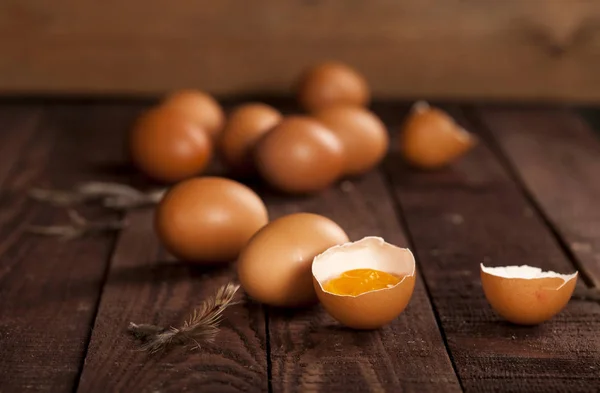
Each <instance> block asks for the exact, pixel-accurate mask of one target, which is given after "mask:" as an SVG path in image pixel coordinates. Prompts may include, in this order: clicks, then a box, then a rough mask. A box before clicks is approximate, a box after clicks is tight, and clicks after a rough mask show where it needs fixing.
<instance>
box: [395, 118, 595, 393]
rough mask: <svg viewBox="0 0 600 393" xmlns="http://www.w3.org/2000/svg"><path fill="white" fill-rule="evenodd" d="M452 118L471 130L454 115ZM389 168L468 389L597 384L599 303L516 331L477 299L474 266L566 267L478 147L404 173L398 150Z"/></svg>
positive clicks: (511, 184) (546, 233) (488, 154)
mask: <svg viewBox="0 0 600 393" xmlns="http://www.w3.org/2000/svg"><path fill="white" fill-rule="evenodd" d="M451 114H452V115H454V116H455V117H456V118H457V119H458V121H459V122H460V123H462V124H463V125H465V126H466V128H467V129H471V130H472V131H476V132H477V131H478V130H477V129H476V127H473V125H472V124H469V123H468V122H466V121H465V119H464V118H462V116H461V115H460V112H459V111H457V110H452V111H451ZM399 120H400V119H398V121H399ZM388 126H390V127H392V128H397V127H398V126H399V124H397V123H396V124H394V123H388ZM394 143H395V142H394V141H392V144H393V146H395V145H394ZM386 169H387V171H388V173H389V174H390V176H391V178H392V187H393V189H394V192H395V195H396V198H397V199H398V202H399V203H400V205H401V207H402V209H403V212H404V214H405V217H406V220H407V224H408V231H409V233H410V236H411V238H412V239H413V241H414V247H415V249H416V254H417V256H418V257H419V258H420V259H421V260H422V269H423V271H422V273H423V277H424V278H425V280H426V282H427V284H428V286H429V287H430V288H431V294H432V298H433V302H434V304H435V306H436V309H437V310H439V313H440V319H441V320H442V325H443V329H444V332H445V334H446V337H447V338H448V342H449V344H450V349H451V353H452V356H453V358H454V359H455V362H456V365H457V368H458V371H459V375H460V377H461V381H462V382H463V385H464V387H465V389H466V390H467V391H490V390H494V389H504V391H532V392H542V391H547V390H548V389H551V390H552V389H554V390H555V391H569V389H579V390H580V391H593V390H592V389H593V388H592V386H595V385H594V384H600V380H599V378H600V377H599V376H598V375H597V373H596V372H595V371H594V370H597V369H598V368H599V367H600V339H598V338H597V337H596V335H595V333H594V329H595V327H597V326H598V323H600V307H598V305H596V304H590V303H581V302H577V301H573V302H571V303H570V304H569V305H568V307H567V309H566V310H565V311H563V312H562V313H561V314H559V315H558V316H557V317H555V318H554V319H553V320H551V321H549V322H547V323H545V324H543V325H540V326H538V327H534V328H523V327H519V326H513V325H510V324H507V323H505V322H503V321H502V320H501V319H500V318H498V317H497V316H496V315H495V314H494V313H493V312H492V310H491V309H490V307H489V305H488V304H487V302H486V300H485V298H484V296H483V292H482V290H481V284H480V281H479V262H485V263H486V264H488V265H489V264H491V265H498V264H513V263H517V262H519V263H520V262H522V263H529V264H535V265H541V267H544V268H553V269H555V270H565V269H567V270H568V269H569V268H570V267H571V264H570V261H568V260H567V259H566V258H564V255H563V253H562V250H561V249H560V248H558V247H557V245H556V242H555V241H554V239H553V237H552V235H551V233H550V232H549V230H548V228H547V227H546V226H545V225H544V223H543V221H542V220H541V219H540V218H539V217H537V216H535V214H532V212H531V208H530V206H529V203H528V201H527V200H526V199H525V198H524V196H523V195H522V193H521V190H520V189H519V188H518V186H517V185H516V184H515V183H514V181H513V180H512V179H511V178H510V177H509V176H508V175H507V174H506V173H505V171H504V169H503V167H502V166H501V165H500V164H499V163H498V161H497V158H496V157H495V156H494V155H493V154H492V153H491V151H490V150H489V149H488V148H487V146H486V143H485V141H482V143H480V145H479V146H477V148H475V149H474V150H473V151H472V152H470V153H469V154H468V155H467V156H466V157H464V158H463V159H461V160H459V161H457V162H456V163H454V165H452V166H450V167H448V168H445V169H443V170H440V171H436V172H421V171H417V170H414V169H410V168H408V167H406V165H405V164H404V163H403V162H402V160H401V159H400V157H399V155H398V153H397V151H396V152H392V154H390V156H389V157H388V162H387V165H386ZM529 370H532V371H529ZM533 370H544V372H543V374H542V373H539V371H538V373H536V372H535V371H533ZM507 377H508V379H507ZM573 378H575V379H574V380H572V379H573Z"/></svg>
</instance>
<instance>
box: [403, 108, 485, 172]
mask: <svg viewBox="0 0 600 393" xmlns="http://www.w3.org/2000/svg"><path fill="white" fill-rule="evenodd" d="M476 143H477V140H476V138H475V137H474V136H473V135H472V134H471V133H469V132H467V131H465V130H464V129H463V128H462V127H460V126H459V125H458V124H456V123H455V122H454V120H453V119H452V118H451V117H450V116H449V115H448V114H447V113H446V112H444V111H442V110H440V109H437V108H431V107H430V106H429V105H428V104H427V103H424V102H418V103H417V104H415V106H414V108H413V110H412V112H411V113H410V114H409V117H408V119H407V120H406V122H405V123H404V125H403V128H402V131H401V134H400V152H401V153H402V156H403V157H404V159H405V160H406V161H407V162H408V163H409V164H411V165H413V166H415V167H418V168H422V169H437V168H440V167H443V166H446V165H448V164H450V163H451V162H452V161H454V160H456V159H457V158H459V157H460V156H462V155H463V154H465V153H466V152H467V151H469V150H471V149H472V148H473V147H474V146H475V144H476Z"/></svg>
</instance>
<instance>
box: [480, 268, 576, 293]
mask: <svg viewBox="0 0 600 393" xmlns="http://www.w3.org/2000/svg"><path fill="white" fill-rule="evenodd" d="M481 271H483V272H484V273H487V274H491V275H493V276H497V277H503V278H522V279H524V280H533V279H537V278H560V279H562V280H563V284H562V285H564V284H566V283H567V282H568V281H570V280H572V279H573V278H575V277H577V272H575V273H573V274H560V273H556V272H553V271H543V270H542V269H540V268H539V267H533V266H528V265H521V266H498V267H486V266H484V265H483V264H481ZM562 285H561V286H559V287H558V288H557V289H559V288H560V287H562Z"/></svg>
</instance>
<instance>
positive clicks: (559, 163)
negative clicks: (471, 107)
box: [474, 108, 600, 288]
mask: <svg viewBox="0 0 600 393" xmlns="http://www.w3.org/2000/svg"><path fill="white" fill-rule="evenodd" d="M474 115H475V116H476V117H477V118H478V119H479V120H480V121H482V122H483V124H484V125H485V128H486V129H487V130H489V131H490V132H491V134H492V135H493V138H494V140H495V141H496V142H497V143H498V144H499V146H500V147H501V148H502V152H503V155H504V156H506V157H507V159H508V162H509V165H510V167H511V168H512V170H513V171H514V172H515V173H516V175H517V176H518V177H519V178H520V179H521V180H522V181H523V183H524V185H525V187H526V188H527V190H528V192H529V193H531V195H532V196H533V197H534V198H535V201H536V203H537V204H539V206H540V207H541V208H542V209H543V212H544V215H545V216H546V217H547V218H548V219H549V220H550V222H551V223H552V225H553V226H554V227H555V228H556V230H557V232H558V233H559V234H560V236H561V238H562V239H564V242H565V245H566V247H568V248H569V250H570V251H571V253H572V254H573V255H575V256H576V257H577V260H578V263H579V264H580V268H581V270H582V271H584V272H585V273H586V276H587V278H588V279H589V280H590V281H591V282H592V283H593V284H594V285H595V286H596V287H597V288H600V209H599V208H598V202H599V201H600V139H599V138H598V135H596V134H594V133H593V132H592V130H591V129H590V128H589V126H588V125H587V124H586V123H585V122H584V121H583V119H581V118H580V117H579V116H577V115H576V114H574V113H573V112H571V111H569V110H565V109H529V110H523V109H514V108H513V109H510V108H482V109H481V110H477V112H476V113H475V114H474Z"/></svg>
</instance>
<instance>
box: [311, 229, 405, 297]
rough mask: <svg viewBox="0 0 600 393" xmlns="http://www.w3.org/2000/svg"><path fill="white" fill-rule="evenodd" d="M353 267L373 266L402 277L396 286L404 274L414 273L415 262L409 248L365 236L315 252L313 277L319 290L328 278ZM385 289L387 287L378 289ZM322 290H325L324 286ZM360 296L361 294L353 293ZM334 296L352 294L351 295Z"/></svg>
mask: <svg viewBox="0 0 600 393" xmlns="http://www.w3.org/2000/svg"><path fill="white" fill-rule="evenodd" d="M354 269H374V270H379V271H383V272H386V273H391V274H396V275H398V276H400V277H402V279H401V280H400V282H399V283H398V284H396V285H394V286H398V285H400V284H401V283H402V281H404V280H405V279H406V277H407V276H413V275H414V273H415V264H414V258H413V255H412V253H411V252H410V250H408V249H406V248H399V247H396V246H393V245H391V244H389V243H386V242H385V241H384V239H382V238H380V237H375V236H369V237H365V238H363V239H361V240H359V241H356V242H354V243H345V244H341V245H338V246H334V247H331V248H330V249H328V250H327V251H325V252H323V253H322V254H321V255H318V256H317V257H316V258H315V260H314V261H313V265H312V273H313V276H314V278H315V279H316V280H317V281H318V283H319V285H320V286H321V289H323V284H325V283H326V282H327V281H329V280H330V279H332V278H335V277H338V276H339V275H340V274H342V273H344V272H346V271H348V270H354ZM386 289H390V288H384V289H380V290H378V291H382V290H386ZM323 291H324V292H327V291H325V290H324V289H323ZM370 292H375V291H370ZM327 293H329V292H327ZM362 295H364V293H363V294H360V295H357V296H362ZM337 296H351V297H356V296H352V295H337Z"/></svg>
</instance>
